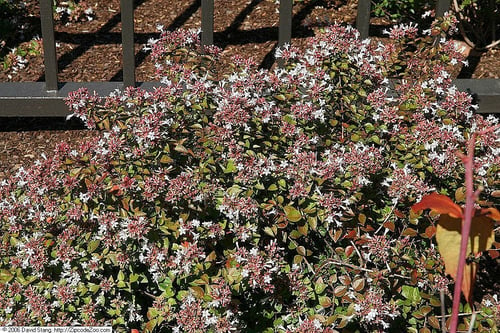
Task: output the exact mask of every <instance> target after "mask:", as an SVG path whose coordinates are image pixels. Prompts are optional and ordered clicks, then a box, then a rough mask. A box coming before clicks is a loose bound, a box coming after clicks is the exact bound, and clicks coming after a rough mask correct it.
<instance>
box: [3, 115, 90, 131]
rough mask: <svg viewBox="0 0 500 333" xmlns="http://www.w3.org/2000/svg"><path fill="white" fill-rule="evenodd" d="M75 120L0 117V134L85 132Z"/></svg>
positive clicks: (82, 126)
mask: <svg viewBox="0 0 500 333" xmlns="http://www.w3.org/2000/svg"><path fill="white" fill-rule="evenodd" d="M85 129H87V128H86V127H85V125H84V124H83V123H82V122H81V121H80V120H79V119H77V118H74V117H73V118H71V119H69V120H66V118H63V117H9V118H6V117H0V132H25V131H57V130H62V131H65V130H85Z"/></svg>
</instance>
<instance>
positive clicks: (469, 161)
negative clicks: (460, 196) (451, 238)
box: [450, 133, 476, 333]
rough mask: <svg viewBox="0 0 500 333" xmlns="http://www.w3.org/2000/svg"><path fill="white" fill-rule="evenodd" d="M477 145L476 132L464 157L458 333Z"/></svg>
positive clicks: (456, 306)
mask: <svg viewBox="0 0 500 333" xmlns="http://www.w3.org/2000/svg"><path fill="white" fill-rule="evenodd" d="M475 145H476V134H475V133H474V134H472V137H471V138H470V140H469V146H468V148H467V156H466V157H465V158H464V164H465V193H466V200H465V214H464V216H463V217H462V241H461V243H460V256H459V259H458V268H457V276H456V279H455V289H454V290H453V307H452V312H451V323H450V333H456V331H457V326H458V312H459V307H460V292H461V290H462V281H463V278H464V268H465V259H466V257H467V254H468V253H467V243H468V240H469V233H470V228H471V224H472V213H473V211H474V202H475V195H474V183H473V177H474V174H473V170H474V147H475Z"/></svg>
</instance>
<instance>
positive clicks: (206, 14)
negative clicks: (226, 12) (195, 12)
mask: <svg viewBox="0 0 500 333" xmlns="http://www.w3.org/2000/svg"><path fill="white" fill-rule="evenodd" d="M213 43H214V0H201V45H203V46H207V45H213Z"/></svg>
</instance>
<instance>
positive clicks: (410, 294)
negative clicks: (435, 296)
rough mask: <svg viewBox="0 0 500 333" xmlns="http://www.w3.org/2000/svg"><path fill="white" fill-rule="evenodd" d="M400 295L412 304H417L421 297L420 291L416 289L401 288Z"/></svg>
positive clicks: (409, 287)
mask: <svg viewBox="0 0 500 333" xmlns="http://www.w3.org/2000/svg"><path fill="white" fill-rule="evenodd" d="M401 294H402V295H403V297H404V298H406V299H408V300H409V301H411V302H412V304H418V302H420V300H421V299H422V297H421V296H420V291H419V290H418V288H416V287H411V286H403V288H402V292H401Z"/></svg>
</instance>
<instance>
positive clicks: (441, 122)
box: [0, 18, 500, 332]
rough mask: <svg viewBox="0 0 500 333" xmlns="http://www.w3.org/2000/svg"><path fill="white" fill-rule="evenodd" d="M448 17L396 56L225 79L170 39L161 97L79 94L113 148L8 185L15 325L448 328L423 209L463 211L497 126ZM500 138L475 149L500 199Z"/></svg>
mask: <svg viewBox="0 0 500 333" xmlns="http://www.w3.org/2000/svg"><path fill="white" fill-rule="evenodd" d="M445 20H448V21H447V22H440V23H437V24H436V26H435V27H434V28H433V29H432V30H431V31H429V32H428V33H427V35H425V36H423V37H421V38H420V37H418V36H417V34H418V31H417V28H416V27H414V26H405V25H400V26H398V27H395V28H393V29H392V30H391V31H390V36H391V40H392V42H391V43H388V44H386V45H383V44H377V43H371V42H370V41H368V40H365V41H363V40H359V39H358V33H357V31H355V30H354V29H353V28H351V27H343V26H340V25H334V26H331V27H329V28H328V29H326V30H325V31H324V33H323V34H321V35H319V36H317V37H316V38H314V40H313V41H312V43H311V47H310V48H309V49H308V50H307V51H305V52H304V53H301V52H299V51H298V50H295V49H294V48H293V47H290V46H287V47H285V48H284V49H282V50H279V52H278V56H280V57H282V58H284V59H285V60H286V68H284V69H275V70H271V71H266V70H258V69H256V68H255V67H254V65H253V64H252V61H251V60H249V59H247V58H242V57H237V58H235V59H234V72H233V73H232V74H231V75H229V76H227V77H226V78H224V79H222V80H214V79H213V78H214V77H217V73H216V72H214V71H215V70H216V69H217V66H216V64H217V62H216V59H217V55H218V52H219V50H217V49H216V48H210V49H200V47H199V42H198V36H197V33H196V32H187V31H177V32H164V33H162V35H161V38H160V39H159V40H157V41H154V42H152V44H151V49H152V52H153V56H154V58H155V60H156V62H157V70H158V75H159V77H160V78H161V82H162V83H163V86H162V87H160V88H158V89H156V90H154V91H153V92H146V91H143V90H140V89H133V88H130V89H127V90H126V91H125V92H124V93H120V92H118V91H117V92H115V93H113V94H111V95H110V96H106V97H101V96H96V95H94V94H92V93H90V92H88V91H86V90H84V89H82V90H79V91H76V92H74V93H72V94H71V95H70V96H69V97H68V101H67V102H68V105H69V106H70V108H71V109H72V110H73V111H74V113H75V116H77V117H80V118H81V119H83V120H84V121H85V122H86V123H87V125H88V126H89V127H90V128H95V127H97V128H99V129H101V130H102V135H101V136H100V138H97V139H95V140H93V141H89V142H86V143H85V144H84V145H82V146H81V147H79V148H78V149H72V148H71V147H70V145H69V144H68V143H61V144H60V145H59V147H58V148H57V150H56V151H55V152H54V153H53V154H52V155H50V156H43V157H42V159H41V160H40V161H39V162H37V163H36V164H35V165H34V166H33V167H31V168H30V169H28V170H24V169H20V170H19V172H18V173H17V175H15V176H14V177H11V178H9V179H5V180H3V181H2V182H1V187H0V221H1V231H2V232H1V234H2V236H1V239H0V257H1V260H0V326H4V325H19V326H21V325H49V324H55V325H72V324H73V325H74V324H81V325H108V324H112V325H113V327H114V329H116V330H117V331H118V332H124V331H129V330H130V329H131V328H140V329H142V330H147V331H165V332H170V331H173V332H227V331H231V330H237V331H245V332H265V331H268V332H271V331H277V332H335V331H341V330H342V329H343V328H346V329H349V330H350V331H353V330H356V329H358V330H362V331H367V332H368V331H369V332H371V331H387V332H391V331H392V332H403V331H404V332H406V331H408V332H417V331H419V332H430V331H433V332H438V331H440V330H441V328H440V316H442V315H445V314H444V313H441V301H440V292H441V293H443V295H444V296H445V304H444V306H445V307H446V308H448V309H449V306H450V295H449V292H448V288H449V284H450V281H449V280H448V279H447V277H446V276H445V273H444V268H443V265H442V262H441V259H440V257H439V254H438V252H437V250H436V246H435V240H434V238H433V237H434V233H435V227H434V224H435V221H436V217H435V216H418V215H417V214H415V213H412V212H411V211H410V207H411V205H412V204H414V203H415V202H417V201H418V200H419V199H420V198H421V197H422V196H423V195H424V194H427V193H430V192H433V191H438V192H440V193H442V194H451V195H453V194H455V193H456V194H457V196H456V197H457V199H460V193H461V191H462V190H461V188H462V179H463V167H462V166H461V163H460V161H459V158H458V157H457V156H456V154H455V153H456V151H457V150H461V149H462V148H463V146H464V143H465V142H466V140H467V138H468V137H469V136H470V133H471V131H475V130H476V129H477V128H483V127H486V126H491V125H494V124H496V123H498V120H497V119H496V118H494V117H483V116H480V115H476V114H474V112H473V108H472V107H471V97H470V96H469V95H468V94H466V93H464V92H461V91H458V90H457V89H456V88H455V87H454V86H452V85H451V78H450V76H449V74H448V72H447V69H449V67H450V66H453V65H454V64H456V63H458V62H460V61H462V60H463V59H462V58H460V57H461V56H460V54H459V53H458V52H456V51H455V49H454V46H453V45H454V44H453V43H451V42H448V41H447V40H446V39H445V38H441V37H442V36H441V35H440V32H439V29H438V26H441V27H445V28H446V27H450V26H453V21H452V20H451V19H450V18H445ZM410 55H411V56H410ZM389 77H390V78H391V80H388V78H389ZM392 78H396V80H392ZM499 134H500V133H499V132H498V131H496V132H492V133H489V134H488V135H486V136H484V137H483V138H482V141H481V142H479V143H478V144H477V147H476V156H477V160H476V167H475V177H476V185H480V186H481V187H482V188H483V189H484V190H483V192H482V199H483V200H486V201H487V200H490V199H491V198H492V192H493V191H494V189H495V186H496V185H498V165H499V159H500V154H499V153H498V150H499V146H498V143H499V140H498V135H499ZM478 301H479V302H480V301H482V304H483V305H485V307H484V308H482V307H481V306H480V305H479V303H478V308H477V309H476V310H478V317H477V320H476V321H475V327H476V328H475V329H476V331H488V332H491V331H493V330H496V326H497V324H498V323H497V322H495V320H496V318H498V308H499V302H498V299H496V298H494V297H487V298H485V299H483V300H478ZM463 311H464V312H470V308H467V306H465V307H464V308H463ZM461 318H462V320H463V323H462V326H463V327H466V326H467V325H468V322H469V320H470V316H467V315H465V316H462V317H461Z"/></svg>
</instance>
